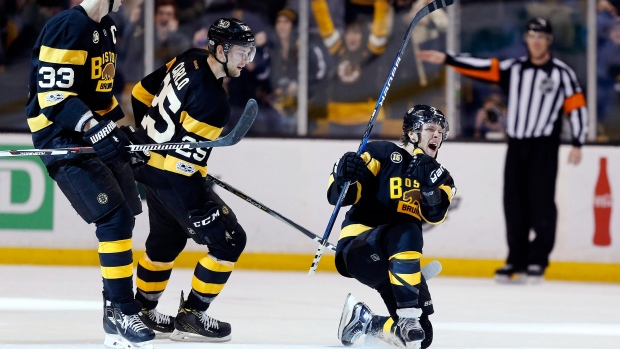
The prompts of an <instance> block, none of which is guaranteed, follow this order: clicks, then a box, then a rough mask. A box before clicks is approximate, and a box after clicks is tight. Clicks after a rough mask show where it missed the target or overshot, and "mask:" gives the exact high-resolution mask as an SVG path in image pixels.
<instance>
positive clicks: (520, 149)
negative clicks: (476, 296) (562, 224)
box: [504, 137, 560, 269]
mask: <svg viewBox="0 0 620 349" xmlns="http://www.w3.org/2000/svg"><path fill="white" fill-rule="evenodd" d="M559 147H560V141H559V139H557V138H556V137H540V138H531V139H512V138H511V139H509V140H508V151H507V154H506V164H505V169H504V215H505V217H506V233H507V239H508V258H507V260H506V263H507V264H512V265H513V266H514V267H515V268H517V269H526V268H527V266H528V265H530V264H539V265H542V266H543V267H547V265H549V254H550V253H551V250H552V249H553V245H554V243H555V230H556V221H557V209H556V206H555V200H554V199H555V184H556V178H557V173H558V151H559ZM530 229H533V230H534V232H535V237H534V239H533V240H532V241H530V238H529V236H530Z"/></svg>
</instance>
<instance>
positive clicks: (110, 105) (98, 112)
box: [96, 96, 118, 116]
mask: <svg viewBox="0 0 620 349" xmlns="http://www.w3.org/2000/svg"><path fill="white" fill-rule="evenodd" d="M117 106H118V101H117V100H116V97H114V96H112V100H111V101H110V104H109V105H108V107H107V108H106V109H102V110H97V111H96V113H97V114H99V115H101V116H103V115H105V114H107V113H109V112H110V111H111V110H112V109H114V108H116V107H117Z"/></svg>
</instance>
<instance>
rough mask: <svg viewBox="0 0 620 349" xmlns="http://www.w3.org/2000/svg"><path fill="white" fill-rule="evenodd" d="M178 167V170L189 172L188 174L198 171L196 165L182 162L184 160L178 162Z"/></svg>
mask: <svg viewBox="0 0 620 349" xmlns="http://www.w3.org/2000/svg"><path fill="white" fill-rule="evenodd" d="M176 168H177V171H179V172H183V173H187V174H192V173H194V172H196V169H195V168H194V165H192V164H188V163H187V162H182V161H179V162H177V166H176Z"/></svg>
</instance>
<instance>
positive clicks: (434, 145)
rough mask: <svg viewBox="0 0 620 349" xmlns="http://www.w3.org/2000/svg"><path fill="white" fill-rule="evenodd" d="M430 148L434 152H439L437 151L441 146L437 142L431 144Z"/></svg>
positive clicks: (429, 144)
mask: <svg viewBox="0 0 620 349" xmlns="http://www.w3.org/2000/svg"><path fill="white" fill-rule="evenodd" d="M428 148H429V149H430V150H432V151H437V149H438V148H439V145H438V144H437V143H435V142H429V143H428Z"/></svg>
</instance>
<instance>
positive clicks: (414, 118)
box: [403, 104, 450, 144]
mask: <svg viewBox="0 0 620 349" xmlns="http://www.w3.org/2000/svg"><path fill="white" fill-rule="evenodd" d="M424 124H437V125H439V126H441V128H442V129H443V133H442V136H441V140H442V141H445V140H446V139H448V134H449V133H450V125H449V124H448V120H446V117H445V115H443V113H442V112H441V110H439V109H437V108H435V107H431V106H429V105H425V104H418V105H416V106H414V107H413V108H411V109H409V110H408V111H407V113H405V116H404V117H403V137H404V139H406V140H407V141H409V142H412V141H411V140H410V139H409V135H408V134H409V131H413V132H415V133H418V134H419V133H421V132H422V126H423V125H424ZM419 139H420V136H419V135H418V140H419ZM412 143H414V144H416V143H417V141H416V142H412Z"/></svg>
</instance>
